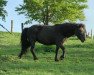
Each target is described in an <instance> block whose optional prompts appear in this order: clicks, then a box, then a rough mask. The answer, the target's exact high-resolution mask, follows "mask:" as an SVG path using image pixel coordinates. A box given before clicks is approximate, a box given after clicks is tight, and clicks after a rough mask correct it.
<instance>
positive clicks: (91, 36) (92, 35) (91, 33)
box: [91, 29, 93, 39]
mask: <svg viewBox="0 0 94 75" xmlns="http://www.w3.org/2000/svg"><path fill="white" fill-rule="evenodd" d="M91 39H93V30H92V29H91Z"/></svg>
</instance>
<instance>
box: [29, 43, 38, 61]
mask: <svg viewBox="0 0 94 75" xmlns="http://www.w3.org/2000/svg"><path fill="white" fill-rule="evenodd" d="M34 47H35V41H31V49H30V50H31V53H32V55H33V59H34V60H37V59H38V58H37V56H36V55H35V52H34Z"/></svg>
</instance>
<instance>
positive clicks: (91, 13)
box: [0, 0, 94, 32]
mask: <svg viewBox="0 0 94 75" xmlns="http://www.w3.org/2000/svg"><path fill="white" fill-rule="evenodd" d="M7 1H8V3H7V7H5V9H6V11H7V13H8V16H6V21H5V22H4V21H2V20H0V24H2V25H3V26H5V27H6V28H7V29H8V30H9V31H10V26H11V20H13V22H14V27H13V31H14V32H21V23H23V22H25V21H26V20H27V19H26V18H25V16H24V15H18V13H17V12H16V11H15V7H17V6H19V4H22V3H23V0H7ZM93 3H94V0H88V2H87V4H88V8H87V9H85V10H84V13H85V16H86V19H85V21H83V22H81V23H84V24H85V25H86V29H87V32H91V29H93V30H94V25H93V24H94V4H93ZM33 24H37V22H35V21H33V22H32V24H31V25H33ZM0 31H5V30H4V29H3V28H1V27H0Z"/></svg>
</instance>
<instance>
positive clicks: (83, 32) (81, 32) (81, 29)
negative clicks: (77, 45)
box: [75, 24, 86, 42]
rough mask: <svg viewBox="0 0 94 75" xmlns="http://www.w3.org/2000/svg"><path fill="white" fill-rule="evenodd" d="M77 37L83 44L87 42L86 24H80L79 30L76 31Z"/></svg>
mask: <svg viewBox="0 0 94 75" xmlns="http://www.w3.org/2000/svg"><path fill="white" fill-rule="evenodd" d="M75 35H76V36H77V37H78V39H80V40H81V42H84V41H85V38H86V29H85V25H84V24H78V25H77V28H76V30H75Z"/></svg>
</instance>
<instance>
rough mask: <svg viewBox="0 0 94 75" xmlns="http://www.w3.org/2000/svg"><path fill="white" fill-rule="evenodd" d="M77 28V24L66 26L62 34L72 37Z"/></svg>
mask: <svg viewBox="0 0 94 75" xmlns="http://www.w3.org/2000/svg"><path fill="white" fill-rule="evenodd" d="M75 30H76V25H69V26H66V27H62V32H61V33H62V35H64V36H65V37H67V38H68V37H71V36H73V35H75Z"/></svg>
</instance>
